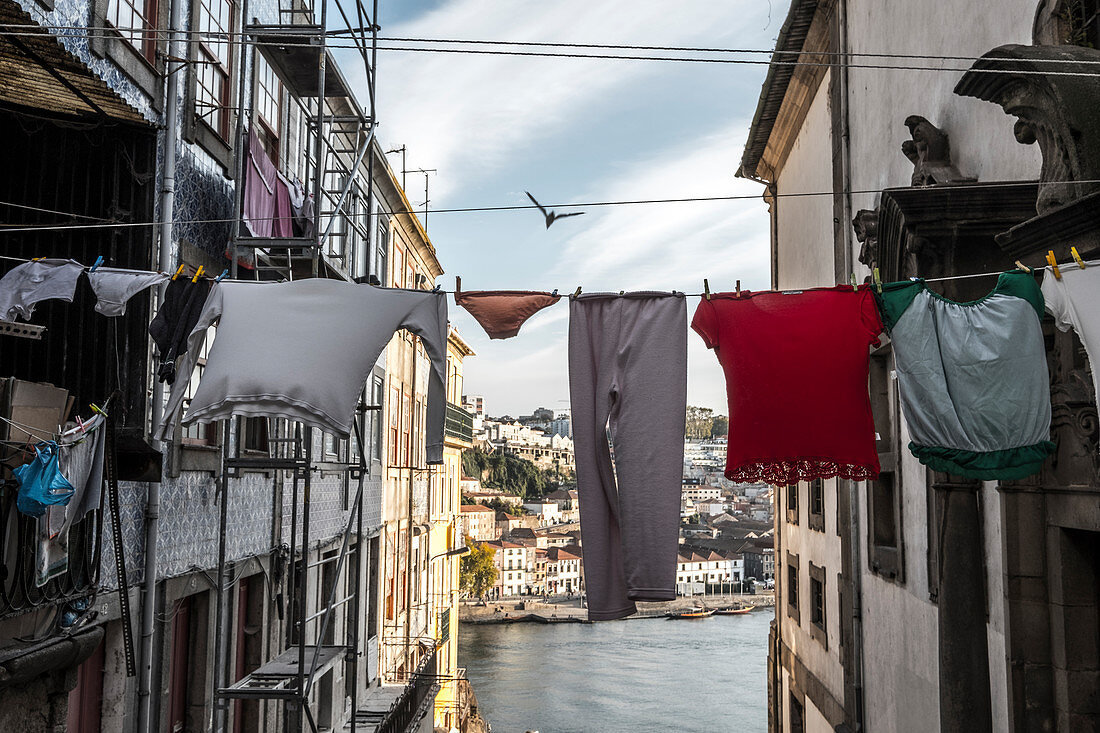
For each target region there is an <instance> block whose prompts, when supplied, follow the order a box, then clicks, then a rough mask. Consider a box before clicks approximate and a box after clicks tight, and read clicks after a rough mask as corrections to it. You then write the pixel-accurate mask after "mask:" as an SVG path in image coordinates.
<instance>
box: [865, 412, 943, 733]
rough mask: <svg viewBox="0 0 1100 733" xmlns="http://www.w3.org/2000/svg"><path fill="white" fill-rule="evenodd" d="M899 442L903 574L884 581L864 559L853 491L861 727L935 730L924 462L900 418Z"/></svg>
mask: <svg viewBox="0 0 1100 733" xmlns="http://www.w3.org/2000/svg"><path fill="white" fill-rule="evenodd" d="M899 443H900V444H901V445H902V446H903V449H902V451H903V455H902V457H901V466H900V471H899V476H898V478H899V479H900V481H899V489H900V491H901V492H902V507H901V520H902V522H901V524H902V536H903V538H904V543H905V546H904V553H905V554H904V563H905V579H904V582H902V583H897V582H891V581H889V580H886V579H884V578H882V577H880V576H878V575H876V574H874V573H872V572H871V571H870V566H869V564H868V562H867V536H868V520H867V496H866V491H861V492H859V521H860V530H861V531H860V537H861V542H860V557H861V559H862V563H861V564H862V582H863V644H864V646H863V679H864V686H865V698H864V699H865V703H864V714H865V717H866V722H867V729H868V730H874V731H888V732H891V731H898V732H904V731H913V732H914V733H915V732H916V731H922V732H924V731H929V732H934V731H937V730H939V713H938V711H939V706H940V702H939V631H938V626H937V608H936V606H935V605H934V604H933V603H932V602H931V601H930V600H929V598H928V530H927V528H928V504H927V497H926V493H925V492H926V483H925V468H924V466H922V465H921V464H919V463H917V461H916V460H915V459H912V457H911V456H910V455H909V454H908V451H907V450H905V449H904V446H907V445H908V444H909V431H908V429H907V428H906V426H905V421H904V420H902V421H901V433H900V435H899Z"/></svg>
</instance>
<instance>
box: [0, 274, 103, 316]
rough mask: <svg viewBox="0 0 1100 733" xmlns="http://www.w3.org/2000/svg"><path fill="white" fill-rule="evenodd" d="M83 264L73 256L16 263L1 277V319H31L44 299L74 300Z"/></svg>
mask: <svg viewBox="0 0 1100 733" xmlns="http://www.w3.org/2000/svg"><path fill="white" fill-rule="evenodd" d="M82 272H84V266H83V265H81V264H80V263H79V262H75V261H73V260H35V261H32V262H25V263H23V264H22V265H17V266H16V267H13V268H12V269H11V270H10V271H9V272H8V273H7V274H6V275H4V277H3V278H0V321H9V322H10V321H14V320H15V318H16V316H22V318H23V319H24V320H28V321H29V320H30V318H31V316H32V315H33V314H34V306H35V304H36V303H39V302H41V301H43V300H65V301H68V302H70V303H72V302H73V294H74V293H75V292H76V283H77V280H79V279H80V273H82Z"/></svg>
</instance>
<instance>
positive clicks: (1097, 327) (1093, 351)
mask: <svg viewBox="0 0 1100 733" xmlns="http://www.w3.org/2000/svg"><path fill="white" fill-rule="evenodd" d="M1058 269H1059V271H1060V272H1061V274H1062V279H1061V280H1059V279H1058V278H1056V277H1054V273H1053V272H1052V271H1051V269H1050V268H1049V267H1048V268H1046V270H1045V271H1044V272H1043V284H1042V291H1043V301H1044V302H1045V303H1046V309H1047V313H1050V314H1051V315H1052V316H1054V325H1056V326H1057V327H1058V328H1059V330H1062V331H1068V330H1070V329H1071V328H1072V329H1073V330H1074V331H1076V332H1077V336H1078V337H1079V338H1080V339H1081V343H1082V344H1084V346H1085V354H1087V355H1088V357H1089V363H1090V364H1091V365H1092V386H1093V394H1094V397H1095V398H1096V399H1097V400H1098V401H1100V362H1098V361H1097V359H1100V319H1098V318H1097V316H1098V315H1100V266H1097V265H1092V266H1090V267H1087V268H1086V269H1084V270H1082V269H1081V268H1079V267H1078V266H1077V265H1076V264H1072V265H1064V266H1062V267H1060V268H1058Z"/></svg>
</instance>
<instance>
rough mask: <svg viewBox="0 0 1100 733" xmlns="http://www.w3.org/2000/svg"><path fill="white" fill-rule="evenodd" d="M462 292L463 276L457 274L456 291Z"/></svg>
mask: <svg viewBox="0 0 1100 733" xmlns="http://www.w3.org/2000/svg"><path fill="white" fill-rule="evenodd" d="M461 292H462V276H461V275H455V293H456V294H457V293H461Z"/></svg>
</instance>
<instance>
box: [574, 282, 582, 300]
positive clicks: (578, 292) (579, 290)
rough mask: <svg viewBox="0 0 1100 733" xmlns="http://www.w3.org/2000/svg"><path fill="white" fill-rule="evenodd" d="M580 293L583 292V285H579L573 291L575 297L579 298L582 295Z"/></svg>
mask: <svg viewBox="0 0 1100 733" xmlns="http://www.w3.org/2000/svg"><path fill="white" fill-rule="evenodd" d="M580 294H581V286H580V285H578V286H577V289H576V290H574V291H573V297H574V298H578V297H580Z"/></svg>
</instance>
